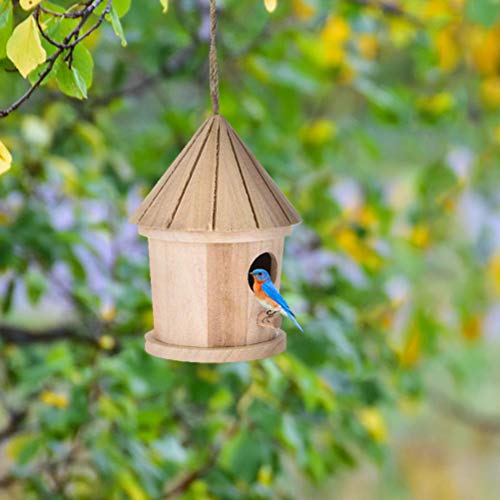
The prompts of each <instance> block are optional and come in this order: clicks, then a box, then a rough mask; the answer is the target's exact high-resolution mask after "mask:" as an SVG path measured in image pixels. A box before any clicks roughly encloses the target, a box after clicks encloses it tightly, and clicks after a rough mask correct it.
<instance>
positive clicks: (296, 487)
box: [0, 0, 500, 500]
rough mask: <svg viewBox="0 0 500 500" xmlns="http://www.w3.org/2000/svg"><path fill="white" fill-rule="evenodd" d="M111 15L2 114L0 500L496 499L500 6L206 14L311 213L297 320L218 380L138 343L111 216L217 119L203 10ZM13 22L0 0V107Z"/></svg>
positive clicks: (267, 148) (241, 8) (236, 1)
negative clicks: (71, 63)
mask: <svg viewBox="0 0 500 500" xmlns="http://www.w3.org/2000/svg"><path fill="white" fill-rule="evenodd" d="M267 3H268V4H270V3H272V2H267ZM72 4H73V2H64V1H61V2H59V6H62V7H63V9H62V10H61V9H60V7H58V6H57V5H55V4H54V3H52V4H51V3H49V2H47V1H46V0H44V2H43V3H42V4H41V5H42V6H44V7H45V8H47V9H48V10H54V11H58V12H63V11H64V9H65V8H70V7H71V6H72ZM113 4H114V8H115V10H114V13H112V15H111V16H108V18H107V19H106V20H105V22H104V23H103V25H102V26H101V27H99V29H97V30H95V31H94V32H93V33H92V35H91V36H89V37H88V38H86V39H85V41H83V42H82V45H80V46H81V47H84V48H80V49H78V50H79V52H78V53H76V52H75V54H76V55H75V58H76V59H75V61H76V62H75V67H76V68H80V69H81V70H82V71H83V72H84V73H85V77H84V78H83V79H82V78H80V79H79V78H77V76H78V75H77V76H75V72H73V73H72V74H71V73H70V75H69V76H68V75H67V74H65V73H64V71H65V69H64V68H61V65H59V67H57V68H55V71H54V73H51V74H50V75H49V77H48V78H47V81H46V85H43V86H42V87H41V88H38V89H36V91H35V92H34V94H33V95H32V96H31V98H30V99H29V100H28V101H27V102H26V103H24V104H23V105H22V106H21V107H20V108H19V109H17V110H16V111H14V112H13V113H12V114H10V115H9V116H8V117H6V118H4V119H2V120H0V140H1V141H2V143H3V144H4V145H5V146H6V147H7V148H8V150H9V151H10V152H11V153H12V156H13V161H12V168H11V169H10V170H8V171H6V172H5V173H4V174H3V175H1V176H0V353H1V355H0V499H4V498H5V499H18V498H19V499H30V498H47V497H50V498H54V499H55V498H57V499H59V498H60V499H63V498H76V499H87V498H93V499H95V498H103V499H108V498H110V499H126V498H131V499H133V500H143V499H150V498H151V499H157V498H173V497H180V498H186V499H215V498H221V499H235V498H250V499H253V498H284V499H288V498H290V499H296V498H304V499H310V498H318V499H322V498H325V499H341V500H343V499H347V500H350V499H353V500H359V499H361V500H363V499H403V498H404V499H406V498H408V499H425V500H428V499H440V500H442V499H445V500H446V499H472V498H474V499H496V498H498V496H499V491H500V476H499V474H498V471H499V470H500V396H499V393H498V384H499V381H500V364H499V363H498V359H499V355H500V345H499V341H500V192H499V189H498V185H499V184H498V183H499V180H500V169H499V168H498V161H499V160H500V112H499V108H500V4H499V3H498V2H496V1H495V0H473V1H472V0H470V1H465V0H400V1H392V0H391V1H383V0H335V1H324V0H280V1H279V2H278V5H277V8H276V10H274V12H272V13H269V12H267V11H266V9H265V7H264V3H263V2H262V0H219V1H218V7H219V38H218V48H219V64H220V73H221V113H222V114H223V115H224V116H225V117H226V118H227V119H228V120H229V122H230V123H231V124H232V125H233V127H234V128H235V129H236V130H237V132H238V133H239V134H240V136H241V137H242V138H243V140H244V141H245V142H246V143H247V144H248V145H249V146H250V147H251V149H252V150H253V151H254V153H255V155H256V156H257V157H258V158H259V160H260V161H261V163H262V164H263V165H264V166H265V168H266V169H267V170H268V171H269V173H270V174H271V175H272V176H273V178H274V179H275V181H276V182H277V184H278V185H279V186H280V187H281V189H282V190H283V191H284V192H285V193H286V194H287V196H288V197H289V199H290V200H291V201H292V203H293V204H294V205H295V206H296V208H297V209H298V211H299V212H300V213H301V215H302V216H303V219H304V223H303V224H302V225H301V226H299V227H297V228H296V229H295V230H294V232H293V234H292V236H291V237H289V238H288V239H287V247H286V252H285V263H284V276H283V286H282V289H283V293H284V295H285V297H286V298H287V300H288V302H289V303H290V305H291V306H292V308H293V309H294V310H295V311H296V313H297V316H298V319H299V321H300V322H301V323H302V324H303V326H304V328H305V334H303V335H301V334H298V333H297V332H296V331H294V330H293V328H287V329H288V331H289V337H288V351H287V353H286V354H282V355H280V356H277V357H275V358H271V359H267V360H264V361H255V362H251V363H236V364H228V365H221V366H213V365H203V364H200V365H196V364H188V363H177V362H167V361H164V360H161V359H156V358H153V357H151V356H148V355H147V354H145V352H144V351H143V336H142V335H143V333H144V332H147V331H148V330H150V329H151V328H152V311H151V301H150V289H149V274H148V273H149V271H148V261H147V246H146V241H145V239H143V238H140V237H139V236H138V235H137V232H136V228H135V227H133V226H131V225H129V224H128V223H127V218H128V215H129V214H130V213H131V212H132V211H133V210H134V209H135V208H136V206H137V205H138V204H139V202H140V200H141V199H142V197H143V196H144V195H145V194H146V193H147V192H148V191H149V189H150V188H151V187H152V185H153V184H154V183H155V182H156V180H157V179H158V178H159V177H160V175H161V174H162V173H163V172H164V170H165V169H166V168H167V167H168V165H169V164H170V162H171V161H172V160H173V159H174V158H175V156H176V155H177V154H178V153H179V151H180V149H181V148H182V147H183V145H184V144H185V143H186V142H187V141H188V140H189V138H190V137H191V135H192V134H193V133H194V131H195V130H196V128H197V127H198V126H199V125H200V124H201V123H202V121H203V120H204V119H205V118H206V117H207V116H208V115H209V112H210V106H209V99H208V81H207V75H208V67H207V66H208V63H207V38H208V3H207V1H206V0H171V1H170V5H169V9H168V12H167V13H166V14H163V13H162V5H160V2H159V1H148V2H139V1H137V0H136V1H134V2H132V4H131V5H130V2H129V1H127V0H114V1H113ZM12 7H13V11H12V12H13V23H12V24H11V25H10V27H9V21H8V19H7V17H6V16H8V15H10V14H8V11H9V12H10V10H9V9H11V8H12ZM6 12H7V14H6ZM28 15H31V13H30V12H26V11H25V10H23V9H22V8H21V6H20V5H19V4H18V3H17V2H16V1H14V2H11V1H10V0H3V1H1V2H0V57H3V59H2V60H0V72H1V73H0V75H1V76H0V101H1V102H0V106H2V107H7V106H8V105H10V104H11V103H12V102H13V101H15V100H16V99H17V97H19V96H20V95H21V94H22V92H24V91H25V90H26V88H27V85H28V84H27V82H26V81H25V80H23V78H22V77H21V76H20V75H19V74H18V72H17V71H16V69H15V66H14V65H13V63H12V62H11V61H10V60H9V59H8V58H6V57H5V45H6V41H7V39H8V37H9V36H10V32H11V31H12V25H18V24H19V23H20V22H22V21H23V20H24V19H26V18H27V16H28ZM97 17H98V15H97V14H93V15H92V16H91V18H90V19H89V22H95V20H96V19H97ZM120 17H121V23H120V19H119V18H120ZM58 20H59V21H60V18H57V17H54V16H51V15H49V14H44V15H43V16H42V26H44V27H47V29H51V27H53V26H56V25H57V23H58V22H59V21H58ZM111 21H112V22H111ZM63 28H64V27H63ZM61 31H62V32H63V34H64V29H62V28H61ZM122 31H123V34H122ZM115 32H118V34H119V35H121V36H122V37H124V40H122V41H121V42H120V39H119V38H117V37H116V35H115ZM52 33H53V36H54V37H56V39H57V37H58V36H62V35H60V33H58V32H57V30H53V31H52ZM125 40H126V42H125ZM125 43H126V46H122V45H125ZM43 44H44V47H46V49H47V53H48V54H50V53H51V52H49V48H50V47H49V46H48V45H47V43H46V40H44V41H43ZM92 60H93V62H92ZM84 63H85V64H84ZM41 68H43V66H42V67H41ZM37 71H40V70H34V71H33V72H32V75H30V78H31V79H32V81H33V75H35V78H36V75H37ZM71 75H72V76H71ZM67 78H70V80H68V79H67ZM71 78H73V80H71ZM91 81H92V83H91V86H90V82H91ZM87 89H88V92H87ZM85 93H87V94H88V98H87V99H78V97H80V98H82V97H84V94H85ZM67 94H69V96H68V95H67ZM70 96H72V97H70ZM74 97H77V98H74ZM0 153H2V154H0V160H2V161H3V162H4V164H5V157H6V155H5V152H1V151H0ZM2 155H3V157H2ZM193 202H194V201H193Z"/></svg>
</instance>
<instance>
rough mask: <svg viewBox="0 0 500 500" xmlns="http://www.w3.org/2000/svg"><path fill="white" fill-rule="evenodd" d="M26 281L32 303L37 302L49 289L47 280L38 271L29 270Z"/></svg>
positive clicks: (27, 291)
mask: <svg viewBox="0 0 500 500" xmlns="http://www.w3.org/2000/svg"><path fill="white" fill-rule="evenodd" d="M24 283H25V285H26V293H27V294H28V299H29V300H30V302H31V303H32V304H36V303H37V302H39V300H40V299H41V298H42V296H43V294H44V293H45V291H46V290H47V282H46V280H45V277H44V276H43V274H41V273H40V272H38V271H35V270H33V271H29V272H28V273H27V274H26V277H25V280H24Z"/></svg>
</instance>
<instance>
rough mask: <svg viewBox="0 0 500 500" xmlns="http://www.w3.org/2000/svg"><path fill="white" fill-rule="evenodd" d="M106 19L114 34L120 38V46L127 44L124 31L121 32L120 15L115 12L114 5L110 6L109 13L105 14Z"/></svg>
mask: <svg viewBox="0 0 500 500" xmlns="http://www.w3.org/2000/svg"><path fill="white" fill-rule="evenodd" d="M106 19H107V20H108V21H109V22H110V23H111V26H112V27H113V31H114V32H115V35H116V36H117V37H118V38H119V39H120V40H121V42H122V47H126V46H127V40H126V39H125V33H124V32H123V27H122V23H121V22H120V17H119V16H118V13H117V12H116V10H115V8H114V7H111V10H110V12H109V14H108V15H107V16H106Z"/></svg>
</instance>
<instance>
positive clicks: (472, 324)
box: [462, 316, 483, 341]
mask: <svg viewBox="0 0 500 500" xmlns="http://www.w3.org/2000/svg"><path fill="white" fill-rule="evenodd" d="M482 330H483V320H482V318H481V317H480V316H471V317H470V318H467V319H466V320H465V321H463V322H462V335H463V336H464V337H465V338H466V339H467V340H470V341H474V340H477V339H479V338H480V337H481V334H482Z"/></svg>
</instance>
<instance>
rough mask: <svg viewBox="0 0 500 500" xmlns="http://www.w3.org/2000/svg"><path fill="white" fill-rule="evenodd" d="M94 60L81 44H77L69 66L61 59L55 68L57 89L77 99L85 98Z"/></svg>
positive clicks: (90, 81)
mask: <svg viewBox="0 0 500 500" xmlns="http://www.w3.org/2000/svg"><path fill="white" fill-rule="evenodd" d="M93 68H94V62H93V60H92V55H91V54H90V52H89V51H88V49H87V48H86V47H85V46H83V45H77V46H76V47H75V50H74V52H73V63H72V65H71V68H70V67H69V65H68V63H66V62H64V61H62V62H61V63H60V64H59V65H58V68H57V74H56V80H57V84H58V86H59V89H60V90H61V91H62V92H64V93H65V94H66V95H69V96H71V97H76V98H77V99H86V98H87V89H88V88H89V87H90V86H91V84H92V73H93Z"/></svg>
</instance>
